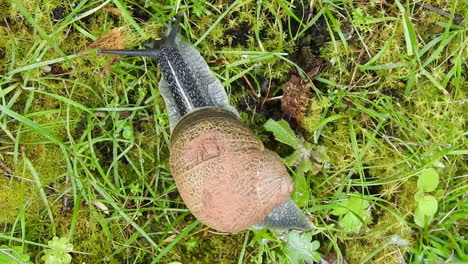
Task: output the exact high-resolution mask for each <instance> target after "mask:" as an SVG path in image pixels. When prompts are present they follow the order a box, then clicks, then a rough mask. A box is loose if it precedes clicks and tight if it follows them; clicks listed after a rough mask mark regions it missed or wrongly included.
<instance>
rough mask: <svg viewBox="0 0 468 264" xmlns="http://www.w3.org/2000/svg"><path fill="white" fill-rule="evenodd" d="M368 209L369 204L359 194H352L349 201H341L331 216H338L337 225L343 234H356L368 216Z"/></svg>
mask: <svg viewBox="0 0 468 264" xmlns="http://www.w3.org/2000/svg"><path fill="white" fill-rule="evenodd" d="M368 209H369V202H368V201H367V200H365V199H364V197H363V196H362V195H361V194H359V193H353V194H352V196H351V197H349V199H346V200H343V201H341V202H340V203H339V205H338V206H337V208H335V209H334V210H333V211H332V214H333V215H336V216H340V220H339V222H338V223H339V225H340V227H341V228H343V230H344V231H345V232H347V233H357V232H359V230H360V229H361V226H362V224H363V221H365V220H366V219H367V218H368V217H369V216H370V213H369V210H368Z"/></svg>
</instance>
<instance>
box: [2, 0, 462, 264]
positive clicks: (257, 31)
mask: <svg viewBox="0 0 468 264" xmlns="http://www.w3.org/2000/svg"><path fill="white" fill-rule="evenodd" d="M177 12H182V13H183V15H184V17H183V25H182V29H181V32H180V33H181V36H183V37H184V38H185V39H186V40H187V41H188V42H190V43H193V44H194V45H197V48H198V49H199V50H200V52H201V54H202V55H203V56H204V57H205V58H206V60H207V61H208V63H209V65H210V66H211V67H212V69H213V71H214V72H215V74H217V76H218V77H219V78H220V80H221V81H222V82H223V84H224V85H225V87H226V90H227V91H228V93H229V95H230V99H231V102H232V103H233V104H234V105H235V106H236V108H238V109H239V110H240V111H241V116H242V118H243V119H244V120H245V121H246V123H247V124H248V125H249V126H250V127H251V128H252V129H253V130H255V131H256V132H257V133H258V134H259V135H260V137H261V138H262V140H263V141H264V142H265V144H266V145H267V146H269V147H270V148H272V149H273V150H275V151H276V152H278V153H279V154H280V155H281V156H282V157H287V156H288V155H290V154H291V153H292V151H293V150H292V149H291V148H289V147H287V146H286V145H284V144H281V143H279V142H278V141H276V140H275V139H274V137H273V136H272V134H271V133H269V132H267V131H266V130H265V128H264V126H263V125H264V123H265V122H266V121H267V120H268V119H269V118H273V119H276V120H279V119H286V120H288V122H289V124H290V126H291V127H292V128H293V130H294V132H295V134H296V135H297V137H298V138H299V139H300V140H303V141H302V142H307V143H308V144H309V145H310V146H311V148H312V150H311V152H310V155H309V156H308V157H309V158H310V160H311V164H312V165H311V166H312V167H313V169H305V168H304V167H301V166H298V165H296V164H291V173H292V174H293V176H294V179H295V180H296V186H297V189H298V190H300V191H301V192H303V193H297V194H295V196H294V197H296V198H297V199H301V197H304V196H303V195H307V197H309V198H308V199H307V200H305V201H303V200H301V202H300V204H301V205H302V208H303V210H305V211H306V212H307V213H308V215H309V216H310V219H311V221H312V222H313V223H314V226H315V229H314V230H313V231H311V234H312V235H313V236H312V239H313V240H315V241H319V242H320V247H319V249H318V250H317V251H318V252H319V253H320V254H321V255H322V257H323V258H325V259H327V260H329V261H331V260H332V259H333V258H336V259H338V261H342V260H343V259H346V260H347V261H348V263H405V262H413V263H444V262H445V263H449V262H450V263H457V261H458V262H459V263H461V262H466V261H468V256H467V255H466V254H467V252H466V246H467V242H466V238H465V234H466V214H467V207H466V193H467V185H466V176H467V169H468V166H467V162H466V155H467V154H468V148H467V144H466V135H467V132H466V113H467V112H468V109H467V105H468V103H467V96H466V94H467V91H468V89H467V88H468V85H467V81H466V72H467V67H466V66H467V65H466V58H467V48H468V42H467V30H466V28H467V22H466V19H465V20H463V18H464V17H466V16H467V14H468V7H467V5H466V1H438V0H434V1H427V2H424V3H423V2H410V3H408V2H405V1H395V2H392V3H390V2H387V1H370V2H366V3H364V2H362V3H361V2H356V3H353V2H351V1H312V3H309V2H299V1H292V2H291V1H284V0H278V1H245V0H236V1H213V2H207V1H196V2H188V1H187V2H181V1H166V2H164V3H161V2H160V1H158V2H156V1H147V2H136V1H126V0H125V1H122V0H121V1H118V0H114V1H92V2H89V1H78V2H76V3H74V4H73V5H72V4H69V3H68V2H63V1H55V0H51V1H32V0H13V1H8V0H0V260H3V259H2V257H4V256H7V255H6V254H5V253H7V254H9V255H11V256H12V257H13V258H11V257H9V256H7V257H8V259H9V260H11V263H24V262H25V261H23V262H22V261H15V260H14V259H18V260H20V256H23V257H25V258H24V259H27V258H28V256H29V257H30V260H31V261H32V262H33V263H42V262H43V259H41V258H42V257H43V256H53V257H57V258H58V257H59V255H60V254H63V255H66V254H68V253H67V252H69V254H70V256H71V257H72V259H73V262H74V263H82V262H86V263H158V262H161V263H170V262H176V263H177V262H181V263H215V262H216V263H290V262H294V261H293V260H297V258H295V257H294V256H293V255H294V254H299V255H300V254H301V253H303V255H304V254H305V253H307V252H308V251H307V248H311V247H312V246H311V245H312V243H311V241H305V242H304V241H301V242H300V243H302V244H301V246H303V247H304V248H306V250H301V249H298V248H295V249H294V250H296V251H297V252H296V253H294V254H293V253H291V252H292V251H291V248H292V247H293V245H297V243H295V242H294V241H293V240H292V237H291V236H288V235H287V234H277V233H275V232H273V231H268V230H254V229H251V230H248V231H245V232H242V233H240V234H235V235H228V234H218V233H216V232H214V231H212V230H210V229H208V228H206V227H205V226H203V225H202V224H200V223H199V222H198V221H196V220H195V219H194V218H193V217H192V216H191V215H190V213H189V212H188V210H187V209H186V208H185V206H184V204H183V202H182V200H181V199H180V197H179V195H178V193H177V190H176V186H175V184H174V181H173V179H172V177H171V174H170V171H169V168H168V145H169V139H170V135H169V128H168V120H167V116H166V112H165V111H166V110H165V107H164V103H163V100H162V98H161V96H160V95H159V92H158V80H159V79H160V78H161V73H160V72H159V70H157V69H156V67H155V65H154V64H153V63H152V62H151V61H149V60H147V59H140V58H118V59H115V58H112V57H110V56H100V55H98V54H96V52H95V48H97V47H104V48H105V47H107V48H109V47H116V48H138V47H140V48H141V47H142V46H143V45H142V43H143V42H144V41H145V40H148V39H149V38H155V37H157V36H158V34H159V33H161V32H162V31H163V30H164V29H165V25H166V24H167V23H168V21H169V20H170V18H172V17H173V16H174V15H175V14H176V13H177ZM311 72H314V73H313V74H311ZM292 76H295V77H299V78H300V79H301V80H303V82H296V84H294V85H302V84H304V85H306V84H307V83H308V85H309V86H307V87H308V89H310V90H311V91H312V92H313V94H314V96H313V97H312V98H308V101H309V102H310V103H309V104H308V105H307V107H305V108H304V109H299V110H297V109H295V111H292V112H294V113H301V114H300V115H297V116H294V117H291V116H287V115H284V109H283V110H282V109H281V103H280V101H281V99H282V95H283V94H284V88H285V87H286V85H285V84H286V83H288V81H289V80H290V79H291V78H292ZM311 79H312V80H311ZM289 110H291V109H289ZM296 110H297V111H296ZM304 144H305V143H304ZM306 145H307V144H306ZM309 145H308V146H309ZM428 169H434V170H435V171H436V173H437V175H438V176H439V180H438V182H437V183H438V184H436V187H435V188H434V190H430V191H428V189H427V188H426V189H424V191H418V190H419V188H421V183H418V180H419V181H423V180H422V179H423V178H424V176H421V175H425V173H426V172H427V171H428ZM298 173H299V174H300V176H298V175H297V174H298ZM426 181H427V182H426V183H425V184H429V182H428V180H426ZM429 196H430V197H433V198H434V199H435V200H436V211H435V212H431V214H426V215H427V216H426V218H425V219H424V217H423V219H422V221H423V223H422V224H421V223H420V224H417V220H416V222H415V213H416V211H417V210H421V208H420V207H422V208H423V209H424V210H429V209H427V207H424V206H427V205H426V204H424V205H421V203H422V202H420V201H422V200H420V197H426V198H427V199H432V198H428V197H429ZM418 199H419V200H418ZM431 206H433V205H431ZM417 208H420V209H417ZM431 208H433V207H431ZM416 214H417V213H416ZM416 218H417V217H416ZM424 221H425V222H424ZM55 236H57V237H61V238H65V239H64V240H56V241H55V242H54V240H53V237H55ZM51 241H52V242H51ZM309 242H310V244H308V243H309ZM54 243H55V244H54ZM57 243H58V245H59V246H57ZM60 245H62V246H63V247H64V248H65V249H60ZM70 245H72V247H73V248H70V247H68V248H67V246H70ZM299 259H300V258H299ZM63 263H66V262H63Z"/></svg>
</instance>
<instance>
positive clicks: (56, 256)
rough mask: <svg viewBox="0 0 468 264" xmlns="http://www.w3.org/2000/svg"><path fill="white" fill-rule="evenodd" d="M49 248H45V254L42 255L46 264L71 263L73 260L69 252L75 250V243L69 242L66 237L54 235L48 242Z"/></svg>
mask: <svg viewBox="0 0 468 264" xmlns="http://www.w3.org/2000/svg"><path fill="white" fill-rule="evenodd" d="M48 245H49V247H50V248H49V249H46V250H45V255H44V256H42V258H41V259H42V260H44V262H45V264H69V263H71V261H72V256H71V255H70V254H69V252H71V251H72V250H73V245H72V244H70V243H68V239H67V238H65V237H61V238H58V237H54V238H53V239H52V240H51V241H49V242H48Z"/></svg>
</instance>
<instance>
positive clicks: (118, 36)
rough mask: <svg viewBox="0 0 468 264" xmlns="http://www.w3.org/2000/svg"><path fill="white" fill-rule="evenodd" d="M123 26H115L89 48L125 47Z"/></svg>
mask: <svg viewBox="0 0 468 264" xmlns="http://www.w3.org/2000/svg"><path fill="white" fill-rule="evenodd" d="M124 42H125V41H124V37H123V34H122V28H121V27H118V28H113V29H112V30H111V31H109V33H107V34H106V35H104V36H102V37H100V38H98V39H96V40H95V41H94V42H93V43H91V44H90V45H89V46H88V48H87V49H95V48H99V49H123V48H124V46H125V43H124Z"/></svg>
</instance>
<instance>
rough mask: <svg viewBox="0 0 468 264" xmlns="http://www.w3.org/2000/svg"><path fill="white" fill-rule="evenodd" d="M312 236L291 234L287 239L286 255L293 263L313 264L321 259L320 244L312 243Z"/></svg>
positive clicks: (308, 234)
mask: <svg viewBox="0 0 468 264" xmlns="http://www.w3.org/2000/svg"><path fill="white" fill-rule="evenodd" d="M311 240H312V234H310V233H303V234H299V233H297V232H291V233H289V235H288V237H287V238H286V249H285V252H286V255H287V256H288V257H289V258H290V259H291V263H304V261H305V262H306V263H309V262H310V263H312V262H314V261H319V260H320V259H321V257H320V254H319V253H318V252H317V249H319V247H320V242H318V241H311Z"/></svg>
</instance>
